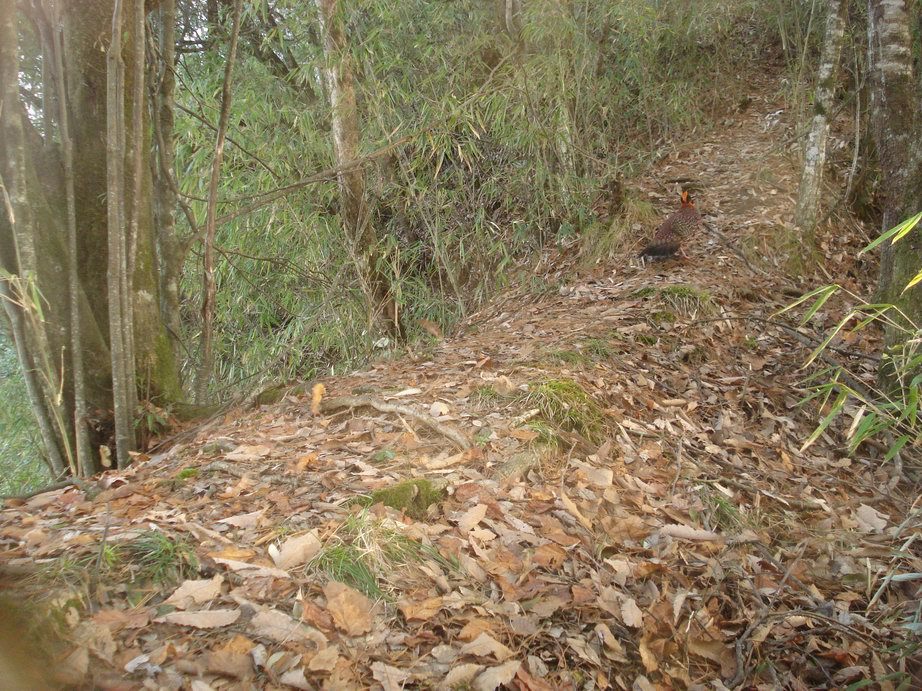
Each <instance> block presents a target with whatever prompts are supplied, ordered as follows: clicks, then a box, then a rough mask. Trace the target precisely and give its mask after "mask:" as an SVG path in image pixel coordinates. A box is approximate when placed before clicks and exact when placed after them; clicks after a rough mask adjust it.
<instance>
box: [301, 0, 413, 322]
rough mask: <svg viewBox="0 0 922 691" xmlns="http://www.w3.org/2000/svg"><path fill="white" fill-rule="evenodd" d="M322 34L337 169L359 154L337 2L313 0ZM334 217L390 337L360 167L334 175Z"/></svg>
mask: <svg viewBox="0 0 922 691" xmlns="http://www.w3.org/2000/svg"><path fill="white" fill-rule="evenodd" d="M316 2H317V9H318V10H319V15H320V29H321V33H322V35H323V52H324V58H325V60H326V69H325V73H326V82H327V88H328V89H329V95H330V105H331V110H332V130H333V154H334V158H335V163H336V166H337V167H339V168H343V167H345V166H347V164H349V163H351V162H352V161H355V160H357V159H358V158H359V139H360V136H361V132H360V124H359V115H358V108H357V106H356V102H355V85H354V76H353V70H352V61H351V58H350V56H349V51H348V46H347V43H346V34H345V30H344V29H343V20H342V17H341V9H340V4H339V0H316ZM337 181H338V183H339V195H340V215H341V216H342V222H343V226H344V227H345V229H346V234H347V236H348V238H349V243H350V245H351V247H350V249H351V251H352V256H353V260H354V261H355V263H356V265H357V269H358V275H359V280H360V281H361V284H362V288H363V291H364V293H365V295H366V297H367V299H368V302H369V307H370V311H371V314H372V315H373V316H380V317H382V318H383V320H384V322H385V325H386V328H387V331H388V333H390V334H391V335H392V336H395V337H397V336H399V335H400V317H399V314H398V312H397V303H396V301H394V300H393V298H392V297H391V291H390V285H389V281H388V280H387V276H386V275H385V274H384V273H383V271H382V270H381V267H380V266H379V264H380V262H381V260H382V257H381V253H380V249H379V243H378V237H377V235H376V233H375V229H374V227H373V226H372V224H371V218H370V214H369V213H368V206H367V203H366V198H365V169H364V168H363V167H361V166H353V167H349V168H347V169H345V170H341V171H340V172H339V173H338V175H337Z"/></svg>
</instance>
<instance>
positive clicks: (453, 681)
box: [439, 662, 483, 689]
mask: <svg viewBox="0 0 922 691" xmlns="http://www.w3.org/2000/svg"><path fill="white" fill-rule="evenodd" d="M482 669H483V665H478V664H476V663H474V662H466V663H464V664H462V665H455V666H454V667H452V668H451V670H449V672H448V674H446V675H445V678H444V679H443V680H442V684H441V685H440V687H439V688H445V689H455V688H459V687H460V688H463V687H464V686H465V685H467V684H470V682H471V680H472V679H473V678H474V677H476V676H477V675H478V674H479V673H480V671H481V670H482Z"/></svg>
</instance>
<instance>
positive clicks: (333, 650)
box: [307, 645, 339, 672]
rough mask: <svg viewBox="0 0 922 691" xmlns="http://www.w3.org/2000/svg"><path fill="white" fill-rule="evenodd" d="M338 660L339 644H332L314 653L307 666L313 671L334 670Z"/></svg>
mask: <svg viewBox="0 0 922 691" xmlns="http://www.w3.org/2000/svg"><path fill="white" fill-rule="evenodd" d="M337 662H339V646H336V645H331V646H328V647H326V648H323V649H321V650H320V652H318V653H317V654H316V655H314V657H312V658H311V660H310V662H308V663H307V668H308V669H309V670H310V671H311V672H332V671H333V670H334V669H335V668H336V663H337Z"/></svg>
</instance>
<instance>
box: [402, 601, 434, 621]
mask: <svg viewBox="0 0 922 691" xmlns="http://www.w3.org/2000/svg"><path fill="white" fill-rule="evenodd" d="M397 606H398V607H399V608H400V611H401V613H403V616H404V618H405V619H406V620H407V621H427V620H429V619H431V618H432V617H434V616H435V615H436V614H438V613H439V610H440V609H441V608H442V598H440V597H430V598H427V599H425V600H422V601H421V602H413V601H411V600H401V601H400V602H398V603H397Z"/></svg>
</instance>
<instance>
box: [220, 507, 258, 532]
mask: <svg viewBox="0 0 922 691" xmlns="http://www.w3.org/2000/svg"><path fill="white" fill-rule="evenodd" d="M265 512H266V510H265V509H259V510H258V511H251V512H250V513H241V514H238V515H237V516H231V517H230V518H222V519H221V520H219V521H218V523H226V524H227V525H232V526H235V527H237V528H255V527H256V526H257V524H258V523H259V519H260V518H261V517H262V515H263V514H264V513H265Z"/></svg>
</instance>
